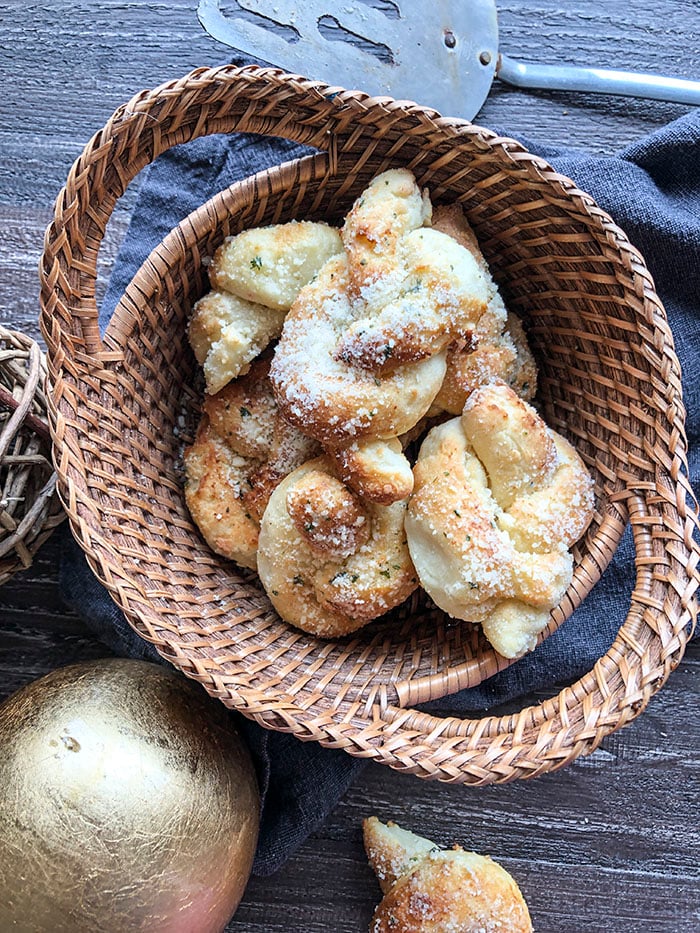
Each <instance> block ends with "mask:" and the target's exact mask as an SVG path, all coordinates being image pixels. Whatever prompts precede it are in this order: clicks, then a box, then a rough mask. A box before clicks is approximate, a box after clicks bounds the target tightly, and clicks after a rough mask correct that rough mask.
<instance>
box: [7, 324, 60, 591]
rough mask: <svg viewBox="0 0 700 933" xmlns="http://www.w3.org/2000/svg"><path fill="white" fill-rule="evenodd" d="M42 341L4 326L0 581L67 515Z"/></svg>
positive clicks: (21, 565) (22, 563)
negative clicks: (55, 463)
mask: <svg viewBox="0 0 700 933" xmlns="http://www.w3.org/2000/svg"><path fill="white" fill-rule="evenodd" d="M45 377H46V361H45V359H44V354H43V353H42V352H41V350H40V348H39V345H38V344H37V343H36V341H35V340H32V339H31V337H28V336H27V335H26V334H22V333H20V332H19V331H14V330H8V329H7V328H5V327H2V326H0V585H2V584H3V583H6V582H7V581H8V580H10V579H11V578H12V577H13V576H14V574H16V573H17V572H18V571H20V570H26V569H27V567H29V566H31V563H32V561H33V559H34V555H35V554H36V552H37V551H38V550H39V548H40V547H41V545H42V544H43V543H44V541H46V539H47V538H48V537H49V536H50V534H51V533H52V531H53V530H54V528H55V527H56V526H57V525H60V523H61V522H62V521H63V519H64V518H65V513H64V511H63V508H62V507H61V503H60V501H59V499H58V496H57V495H56V475H55V473H54V471H53V469H52V466H51V438H50V436H49V429H48V427H47V425H46V420H45V419H46V396H45V394H44V382H45Z"/></svg>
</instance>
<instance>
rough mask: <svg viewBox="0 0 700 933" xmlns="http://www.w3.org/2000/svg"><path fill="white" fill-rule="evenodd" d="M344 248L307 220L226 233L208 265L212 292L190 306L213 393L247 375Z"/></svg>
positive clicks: (195, 345)
mask: <svg viewBox="0 0 700 933" xmlns="http://www.w3.org/2000/svg"><path fill="white" fill-rule="evenodd" d="M341 250H342V242H341V239H340V233H339V232H338V230H336V229H334V228H333V227H329V226H328V225H327V224H324V223H311V222H307V221H301V222H299V223H297V222H291V223H287V224H275V225H272V226H269V227H260V228H254V229H251V230H245V231H243V233H239V234H238V235H237V236H233V237H227V239H226V240H224V242H223V243H222V244H221V246H220V247H219V248H218V249H217V251H216V253H215V254H214V257H213V259H212V262H211V265H210V267H209V282H210V285H211V291H210V292H208V293H207V294H206V295H204V297H203V298H201V299H200V300H199V301H198V302H197V303H196V304H195V306H194V310H193V312H192V317H191V319H190V322H189V327H188V337H189V341H190V344H191V346H192V349H193V351H194V354H195V357H196V358H197V362H198V363H199V364H200V365H201V366H202V367H203V370H204V377H205V381H206V389H207V392H208V393H210V394H212V395H213V394H215V393H216V392H218V391H219V389H221V388H223V386H225V385H226V384H227V383H228V382H229V381H230V380H231V379H235V378H236V377H237V376H239V375H242V374H244V373H245V372H246V371H247V369H248V367H249V365H250V363H251V361H252V360H253V359H255V357H256V356H258V355H259V354H260V353H262V351H263V350H264V349H265V347H266V346H267V345H268V344H269V343H270V341H272V340H274V339H275V338H277V337H279V335H280V333H281V331H282V324H283V323H284V318H285V315H286V313H287V311H288V310H289V308H290V307H291V305H292V303H293V301H294V299H295V298H296V296H297V295H298V294H299V291H300V290H301V288H302V287H303V286H304V285H306V283H307V282H309V281H310V280H311V279H312V278H313V277H314V275H315V274H316V273H317V272H318V270H319V269H320V268H321V266H322V265H323V264H324V262H326V260H327V259H329V258H330V257H331V256H333V255H335V254H336V253H339V252H340V251H341Z"/></svg>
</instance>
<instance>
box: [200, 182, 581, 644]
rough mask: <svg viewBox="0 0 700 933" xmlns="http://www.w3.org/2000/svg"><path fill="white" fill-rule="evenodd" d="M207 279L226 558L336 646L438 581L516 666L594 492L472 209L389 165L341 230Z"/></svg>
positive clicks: (215, 457) (265, 242)
mask: <svg viewBox="0 0 700 933" xmlns="http://www.w3.org/2000/svg"><path fill="white" fill-rule="evenodd" d="M209 279H210V283H211V291H210V292H209V293H208V294H207V295H205V296H204V297H203V298H202V299H200V301H199V302H198V303H197V304H196V305H195V308H194V310H193V314H192V317H191V319H190V322H189V328H188V337H189V340H190V343H191V346H192V348H193V350H194V353H195V356H196V358H197V360H198V362H199V363H200V364H201V366H202V368H203V373H204V378H205V383H206V400H205V402H204V405H203V411H202V419H201V422H200V425H199V428H198V431H197V435H196V438H195V440H194V443H193V444H192V446H191V447H189V448H188V449H187V450H186V451H185V472H186V480H187V482H186V489H185V495H186V501H187V504H188V507H189V509H190V512H191V515H192V518H193V520H194V521H195V523H196V524H197V526H198V527H199V529H200V531H201V532H202V534H203V536H204V538H205V539H206V541H207V542H208V544H209V545H210V547H212V548H213V549H214V550H215V551H216V552H217V553H219V554H221V555H223V556H224V557H227V558H230V559H232V560H234V561H236V562H237V563H238V564H240V565H242V566H244V567H248V568H251V569H254V570H257V573H258V575H259V577H260V580H261V582H262V585H263V586H264V588H265V591H266V592H267V594H268V596H269V598H270V600H271V601H272V603H273V605H274V607H275V608H276V610H277V612H278V613H279V615H280V616H281V617H282V618H283V619H285V620H286V621H288V622H290V623H291V624H292V625H294V626H296V627H298V628H300V629H303V630H304V631H307V632H310V633H312V634H315V635H318V636H321V637H337V636H341V635H345V634H348V633H350V632H352V631H355V630H356V629H358V628H360V627H361V626H363V625H365V624H367V623H368V622H370V621H371V620H373V619H376V618H377V617H379V616H381V615H383V614H384V613H386V612H388V611H389V610H391V609H392V608H393V607H395V606H397V605H399V604H400V603H402V602H403V601H404V600H405V599H406V598H407V597H408V596H409V595H410V594H411V593H412V592H413V591H414V590H415V589H417V588H418V587H420V586H422V587H423V588H424V590H425V591H426V592H427V594H428V595H429V596H430V597H431V598H432V600H433V601H434V602H435V603H436V604H437V606H439V607H440V608H442V609H443V610H444V611H445V612H447V613H449V615H450V616H453V617H454V618H457V619H464V620H468V621H471V622H478V623H480V624H481V625H482V627H483V630H484V632H485V634H486V637H487V638H488V639H489V641H490V642H491V644H492V645H493V647H494V648H495V649H496V650H497V651H498V652H499V653H500V654H502V655H504V656H505V657H507V658H515V657H518V656H520V655H522V654H524V653H525V652H527V651H529V650H531V649H532V648H533V647H534V646H535V644H536V642H537V637H538V635H539V634H540V632H541V631H542V630H543V629H544V627H545V626H546V625H547V622H548V620H549V617H550V611H551V610H552V609H553V608H554V607H555V606H556V605H557V604H558V603H559V602H560V600H561V598H562V596H563V594H564V592H565V590H566V589H567V587H568V585H569V583H570V581H571V576H572V570H573V558H572V555H571V553H570V548H571V546H572V545H573V544H574V543H575V542H576V541H577V540H578V539H579V538H580V536H581V535H582V534H583V532H584V531H585V529H586V528H587V526H588V524H589V522H590V520H591V518H592V515H593V509H594V500H593V483H592V480H591V478H590V476H589V474H588V472H587V470H586V468H585V466H584V464H583V462H582V461H581V459H580V457H579V456H578V454H577V453H576V452H575V450H574V449H573V448H572V447H571V445H570V444H568V443H567V441H566V440H564V438H563V437H561V436H559V435H558V434H556V433H555V432H554V431H553V430H551V429H550V428H549V427H548V426H547V425H546V424H545V423H544V421H543V420H542V418H540V416H539V415H538V414H537V412H536V411H535V409H534V408H533V407H532V406H531V405H530V404H529V401H530V400H531V399H532V398H533V396H534V394H535V390H536V384H537V370H536V366H535V362H534V360H533V357H532V354H531V352H530V350H529V348H528V345H527V341H526V339H525V335H524V332H523V329H522V326H521V324H520V322H519V320H518V319H517V318H516V317H515V316H513V315H512V314H509V313H507V311H506V308H505V306H504V303H503V301H502V299H501V296H500V295H499V292H498V289H497V287H496V285H495V283H494V280H493V278H492V276H491V274H490V272H489V269H488V266H487V264H486V262H485V260H484V257H483V255H482V253H481V251H480V249H479V246H478V243H477V241H476V238H475V236H474V234H473V232H472V230H471V229H470V227H469V225H468V223H467V221H466V219H465V217H464V214H463V212H462V210H461V208H460V207H459V206H458V205H456V204H453V205H448V206H439V207H435V208H433V207H432V205H431V202H430V199H429V197H428V194H427V192H426V191H422V190H421V189H420V188H419V186H418V185H417V183H416V180H415V178H414V176H413V175H412V174H411V172H409V171H408V170H406V169H392V170H389V171H386V172H384V173H382V174H380V175H378V176H377V177H375V178H374V179H373V180H372V181H371V182H370V184H369V185H368V187H367V188H366V189H365V190H364V192H363V193H362V195H361V196H360V197H359V198H358V199H357V200H356V201H355V203H354V204H353V206H352V209H351V210H350V212H349V213H348V215H347V216H346V218H345V220H344V223H343V225H342V227H341V228H340V229H336V228H334V227H332V226H329V225H328V224H325V223H316V222H308V221H298V222H291V223H286V224H277V225H272V226H268V227H260V228H255V229H250V230H246V231H244V232H242V233H240V234H238V235H237V236H233V237H229V238H227V239H226V240H225V241H224V243H223V244H222V245H221V246H220V247H219V249H218V250H217V252H216V254H215V255H214V257H213V259H212V261H211V264H210V267H209ZM418 440H422V443H421V444H420V448H419V451H418V454H417V457H416V458H415V462H413V463H412V462H411V460H410V459H409V453H408V452H409V451H411V450H413V449H415V447H416V446H417V444H416V442H417V441H418Z"/></svg>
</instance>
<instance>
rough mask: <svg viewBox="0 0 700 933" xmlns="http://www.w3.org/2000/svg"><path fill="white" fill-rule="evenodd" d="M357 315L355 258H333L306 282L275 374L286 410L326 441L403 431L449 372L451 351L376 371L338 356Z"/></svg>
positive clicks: (338, 442)
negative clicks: (351, 267)
mask: <svg viewBox="0 0 700 933" xmlns="http://www.w3.org/2000/svg"><path fill="white" fill-rule="evenodd" d="M354 319H355V310H354V307H353V305H352V303H351V301H350V298H349V296H348V260H347V257H346V256H345V255H339V256H335V257H333V258H332V259H330V260H329V261H328V262H327V263H326V264H325V265H324V267H323V268H322V269H321V271H320V272H319V273H318V275H317V276H316V278H315V280H314V281H313V282H311V283H309V284H308V285H307V286H306V287H305V288H303V289H302V290H301V292H300V294H299V297H298V298H297V300H296V301H295V302H294V304H293V306H292V308H291V310H290V312H289V314H288V315H287V319H286V320H285V322H284V328H283V330H282V336H281V337H280V341H279V343H278V344H277V347H276V348H275V356H274V360H273V362H272V368H271V370H270V378H271V379H272V384H273V386H274V390H275V396H276V398H277V402H278V404H279V406H280V409H281V410H282V411H283V413H284V415H285V417H286V418H287V419H288V420H289V421H290V422H291V423H292V424H296V425H297V426H298V427H299V428H300V429H302V430H304V431H306V432H307V433H308V434H310V435H312V436H313V437H316V438H317V439H318V440H319V441H320V442H321V443H322V444H323V445H324V446H329V447H342V446H344V445H345V444H349V443H352V442H353V441H354V440H356V439H357V438H360V437H378V438H388V437H396V436H398V435H399V434H403V433H405V432H406V431H408V430H410V429H411V428H412V427H413V426H414V425H415V424H416V423H417V422H418V421H420V419H421V418H422V417H423V415H424V414H425V413H426V412H427V410H428V409H429V408H430V405H431V402H432V401H433V399H434V398H435V396H436V395H437V392H438V390H439V388H440V386H441V384H442V380H443V377H444V375H445V354H444V353H441V354H436V355H435V356H432V357H431V358H429V359H426V360H422V361H421V362H419V363H413V364H406V365H404V366H398V367H395V368H394V369H392V370H391V371H390V372H387V373H372V372H370V371H369V370H367V369H362V368H358V367H355V366H352V365H350V364H349V363H347V362H345V361H344V360H342V359H340V358H338V357H337V355H336V353H335V349H336V347H337V345H338V341H339V340H340V339H341V337H342V335H343V333H344V332H345V330H346V329H347V327H348V326H349V325H350V324H351V323H352V321H353V320H354Z"/></svg>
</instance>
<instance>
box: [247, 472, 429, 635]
mask: <svg viewBox="0 0 700 933" xmlns="http://www.w3.org/2000/svg"><path fill="white" fill-rule="evenodd" d="M405 513H406V501H405V500H404V501H402V502H394V503H392V504H391V505H386V506H385V505H380V504H378V503H373V502H361V501H360V500H359V499H358V497H357V496H356V495H354V494H353V493H352V492H351V491H350V490H348V489H347V488H346V487H345V486H344V484H343V483H342V482H341V481H340V479H339V478H338V477H337V475H336V473H335V471H334V468H333V466H332V462H331V461H330V460H329V459H328V458H326V457H320V458H317V459H315V460H312V461H309V462H308V463H305V464H304V465H303V466H301V467H299V468H298V469H296V470H295V471H294V472H293V473H291V474H290V475H289V476H287V477H286V478H285V479H284V480H283V481H282V482H281V483H280V485H279V486H278V487H277V489H276V490H275V491H274V492H273V493H272V496H271V497H270V501H269V502H268V505H267V508H266V509H265V514H264V516H263V520H262V524H261V527H260V540H259V550H258V574H259V576H260V580H261V582H262V584H263V586H264V588H265V591H266V592H267V594H268V596H269V597H270V600H271V602H272V603H273V605H274V607H275V608H276V609H277V611H278V613H279V614H280V616H281V617H282V618H283V619H285V620H286V621H288V622H291V623H292V625H295V626H297V628H300V629H303V630H304V631H306V632H310V633H312V634H314V635H319V636H321V637H325V638H331V637H338V636H341V635H345V634H348V633H350V632H353V631H355V630H356V629H358V628H360V627H361V626H363V625H365V624H366V623H367V622H369V621H371V620H372V619H376V618H377V617H378V616H380V615H383V614H384V613H385V612H388V611H389V610H390V609H392V608H394V607H395V606H397V605H399V604H400V603H402V602H403V601H404V600H405V599H406V598H407V597H408V596H409V595H410V594H411V593H412V592H413V590H414V589H415V588H416V587H417V585H418V579H417V577H416V574H415V570H414V568H413V564H412V562H411V558H410V555H409V552H408V545H407V543H406V535H405V531H404V516H405Z"/></svg>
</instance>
